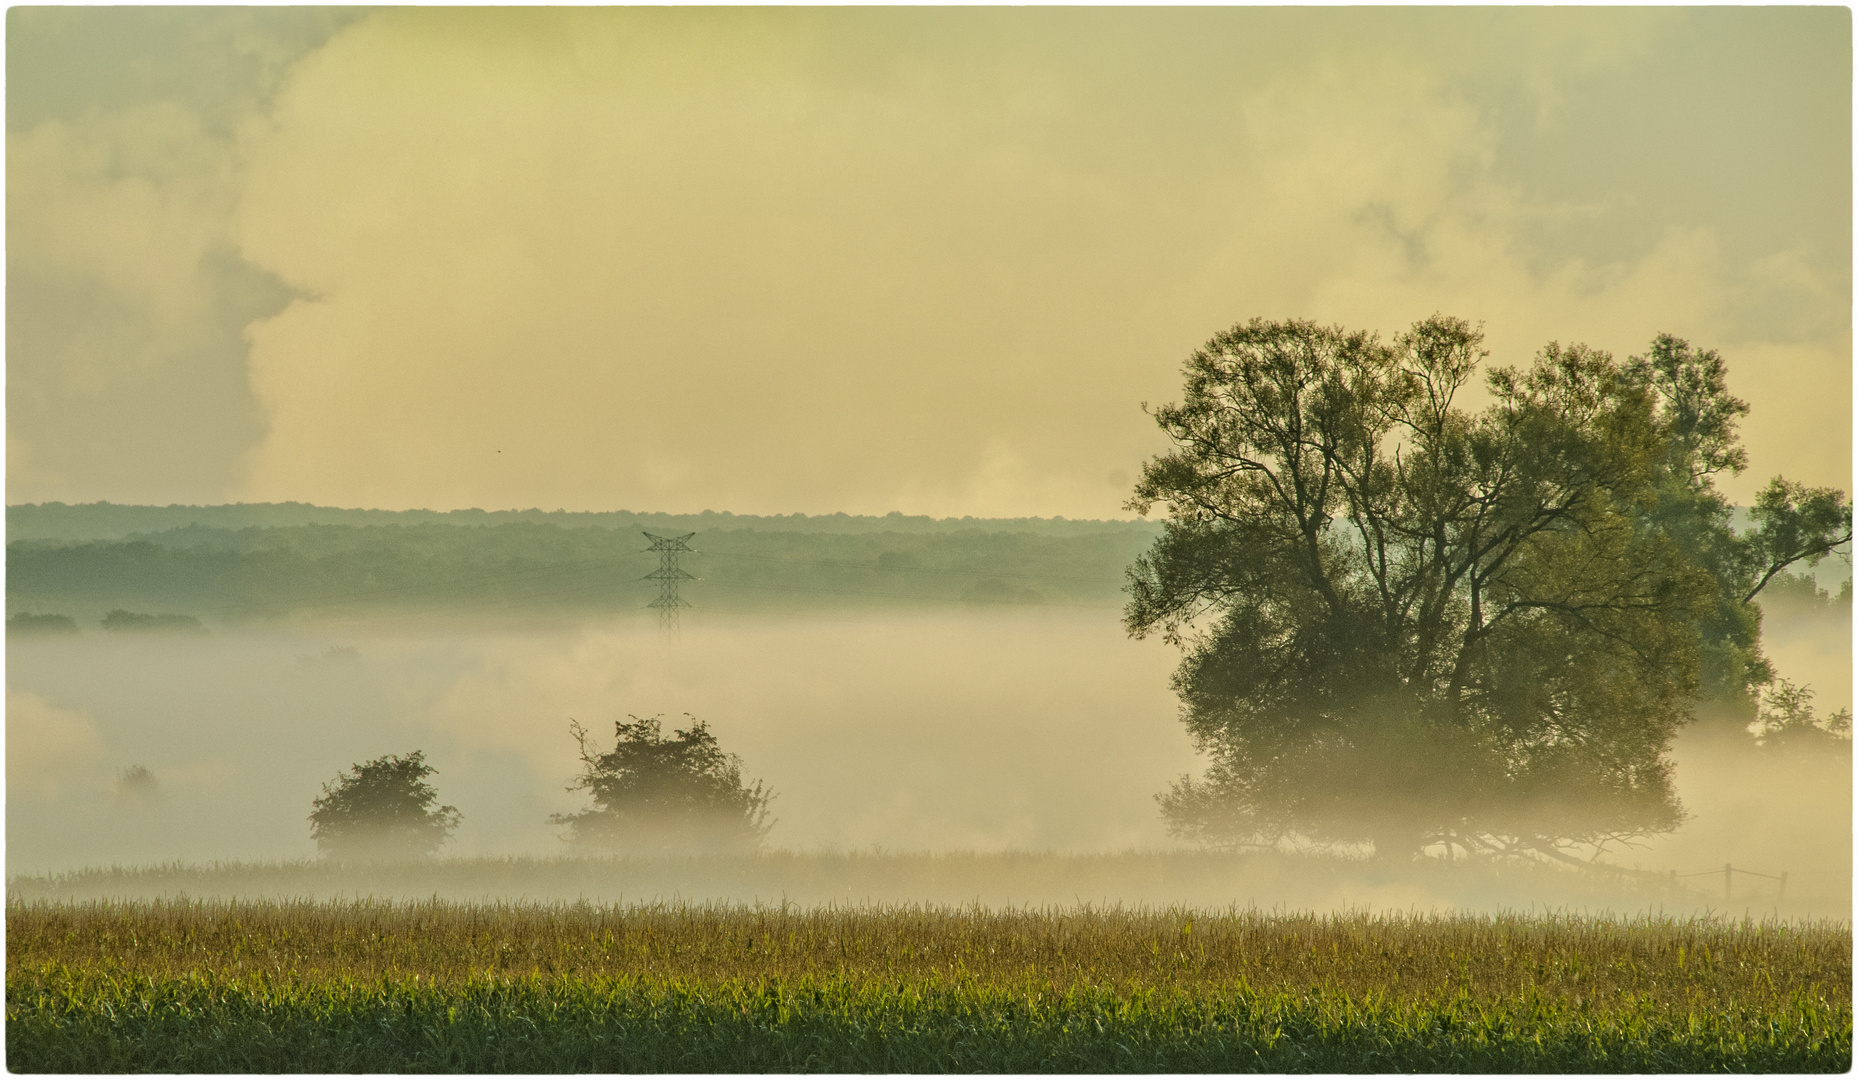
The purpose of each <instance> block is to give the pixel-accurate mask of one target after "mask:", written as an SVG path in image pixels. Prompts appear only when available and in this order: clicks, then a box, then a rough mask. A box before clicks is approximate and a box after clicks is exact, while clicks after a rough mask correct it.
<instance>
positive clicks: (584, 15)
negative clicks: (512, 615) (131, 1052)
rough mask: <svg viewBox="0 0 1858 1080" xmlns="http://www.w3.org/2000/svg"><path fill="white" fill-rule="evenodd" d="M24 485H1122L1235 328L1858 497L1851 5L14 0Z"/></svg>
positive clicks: (228, 492)
mask: <svg viewBox="0 0 1858 1080" xmlns="http://www.w3.org/2000/svg"><path fill="white" fill-rule="evenodd" d="M7 33H8V37H7V241H8V243H7V500H8V502H11V503H18V502H37V501H44V500H52V499H57V500H62V501H66V502H78V501H92V500H96V499H108V500H112V501H117V502H155V503H168V502H225V501H278V500H288V499H295V500H305V501H311V502H317V503H323V504H333V505H341V506H378V507H388V508H400V507H431V508H434V509H447V508H453V507H463V506H480V507H485V508H508V507H530V506H539V507H543V508H556V507H565V508H568V509H619V508H625V509H633V510H671V511H693V510H701V509H705V508H712V509H717V510H733V511H736V512H742V513H788V512H794V511H801V512H807V513H819V512H832V511H838V510H844V511H847V512H852V513H883V512H886V511H889V510H893V509H896V510H903V511H905V512H907V513H928V514H934V515H961V514H974V515H988V516H999V515H1014V516H1016V515H1051V514H1064V515H1066V516H1070V517H1108V516H1122V515H1123V514H1124V513H1125V512H1124V511H1122V510H1121V504H1122V502H1123V500H1124V498H1125V497H1126V495H1127V492H1128V489H1129V486H1130V483H1131V481H1132V479H1133V477H1134V474H1135V472H1136V469H1137V468H1138V466H1139V465H1140V463H1141V462H1142V461H1143V460H1144V458H1145V457H1147V456H1148V455H1150V454H1152V453H1154V452H1156V451H1157V450H1159V449H1160V448H1161V442H1160V438H1159V435H1158V433H1157V432H1156V430H1155V428H1154V426H1153V424H1152V422H1151V421H1149V420H1148V418H1147V417H1145V416H1144V415H1143V413H1142V411H1141V408H1140V406H1141V403H1142V402H1143V401H1152V402H1160V401H1163V400H1170V399H1172V398H1174V397H1175V396H1176V395H1177V394H1178V391H1179V368H1180V363H1181V361H1182V360H1183V359H1184V358H1185V357H1186V355H1187V354H1188V353H1189V352H1190V351H1191V350H1192V349H1193V348H1194V347H1195V346H1196V345H1198V344H1199V343H1201V342H1202V341H1204V340H1205V339H1206V338H1207V337H1208V336H1210V335H1211V334H1213V333H1214V332H1216V331H1218V330H1220V329H1222V328H1224V327H1226V326H1229V325H1231V324H1232V323H1234V322H1238V321H1242V320H1245V319H1249V318H1251V317H1253V316H1265V317H1269V318H1285V317H1293V316H1295V317H1309V318H1315V319H1318V320H1322V321H1336V322H1342V323H1346V324H1350V325H1354V326H1362V327H1367V328H1373V329H1378V330H1380V331H1381V332H1382V333H1383V334H1388V335H1391V334H1393V333H1395V332H1397V331H1398V330H1400V329H1401V328H1402V327H1404V326H1405V325H1406V324H1408V323H1410V322H1412V321H1413V320H1415V319H1418V318H1422V317H1424V316H1426V315H1428V314H1431V313H1432V312H1434V311H1444V312H1447V313H1452V314H1457V315H1461V316H1464V317H1466V318H1469V319H1472V320H1479V321H1483V322H1484V323H1485V324H1486V327H1487V330H1488V333H1489V342H1490V344H1491V346H1492V349H1493V353H1494V357H1493V358H1494V359H1495V360H1497V361H1500V362H1523V361H1526V360H1527V359H1528V357H1529V355H1530V354H1531V353H1532V352H1533V351H1534V350H1535V349H1537V348H1539V347H1540V346H1541V345H1542V344H1543V343H1544V342H1546V341H1548V340H1550V339H1558V340H1561V341H1575V340H1578V341H1585V342H1587V343H1589V344H1591V345H1594V346H1596V347H1600V348H1605V349H1608V350H1611V351H1613V352H1615V353H1617V354H1621V355H1624V354H1629V353H1632V352H1636V351H1640V350H1642V349H1643V348H1644V347H1645V345H1646V343H1647V342H1648V341H1649V340H1650V339H1651V337H1652V336H1653V335H1654V334H1656V333H1658V332H1660V331H1669V332H1671V333H1675V334H1678V335H1680V336H1684V337H1688V338H1690V339H1691V340H1693V341H1694V342H1696V343H1698V344H1700V345H1704V346H1708V347H1714V348H1717V349H1720V350H1722V351H1723V353H1724V354H1725V355H1726V356H1727V357H1728V359H1729V362H1730V373H1731V384H1732V387H1733V388H1734V390H1735V391H1736V392H1738V393H1739V394H1741V395H1742V396H1744V397H1746V398H1747V399H1748V400H1749V401H1750V402H1751V403H1752V404H1753V406H1754V414H1753V415H1752V417H1751V418H1750V419H1749V421H1748V423H1747V425H1746V428H1745V431H1746V437H1747V442H1748V444H1749V447H1750V450H1751V458H1752V468H1751V470H1750V472H1749V474H1747V475H1746V476H1744V477H1743V478H1742V479H1741V480H1739V481H1735V482H1732V483H1731V484H1730V487H1731V490H1732V493H1733V494H1735V495H1738V496H1741V497H1746V496H1747V495H1748V494H1749V493H1750V492H1751V491H1752V490H1753V488H1754V487H1756V486H1758V485H1759V483H1760V482H1762V481H1763V480H1765V478H1766V476H1768V475H1771V474H1773V473H1775V472H1783V473H1785V474H1787V475H1788V476H1790V477H1792V478H1795V479H1799V480H1803V481H1808V482H1811V483H1818V484H1838V485H1840V486H1844V487H1849V483H1850V462H1851V415H1852V412H1851V358H1852V352H1851V281H1852V279H1851V257H1852V248H1851V224H1852V223H1851V154H1852V147H1851V41H1852V37H1851V15H1850V12H1849V11H1848V10H1847V9H1845V8H1710V9H1668V8H1665V9H1644V8H1638V9H1613V10H1605V9H1565V10H1564V9H1527V10H1524V9H1494V10H1493V9H1429V10H1420V11H1415V10H1388V9H1360V8H1349V9H1230V8H1227V9H1168V10H1161V9H1117V8H1086V9H1077V8H1068V9H1042V8H1007V9H970V8H963V9H949V8H940V9H897V8H879V9H843V8H841V9H791V8H788V9H752V8H748V9H745V8H730V9H696V8H646V9H618V10H615V9H585V8H583V9H546V10H545V9H533V8H531V9H508V10H498V9H462V10H448V9H437V8H398V9H377V10H373V11H367V12H363V13H360V14H358V15H356V14H340V13H334V12H328V11H323V10H319V9H301V8H295V9H293V8H260V9H233V8H216V9H176V8H166V9H161V8H143V9H134V8H62V9H59V8H17V7H16V8H12V9H10V10H9V12H8V17H7Z"/></svg>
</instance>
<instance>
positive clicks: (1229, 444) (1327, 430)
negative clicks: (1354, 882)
mask: <svg viewBox="0 0 1858 1080" xmlns="http://www.w3.org/2000/svg"><path fill="white" fill-rule="evenodd" d="M1481 341H1482V335H1481V333H1480V332H1479V331H1477V330H1474V329H1472V328H1471V327H1470V326H1469V325H1468V324H1466V323H1464V322H1462V321H1460V320H1456V319H1450V318H1445V317H1442V316H1434V317H1433V318H1431V319H1428V320H1426V321H1424V322H1421V323H1419V324H1416V325H1415V326H1414V327H1413V328H1412V330H1411V331H1409V332H1408V333H1406V334H1403V335H1401V336H1400V337H1399V338H1398V339H1397V340H1396V341H1395V342H1393V343H1392V344H1383V343H1381V342H1380V341H1378V340H1377V339H1376V338H1375V337H1374V336H1372V335H1370V334H1366V333H1362V332H1350V331H1345V330H1342V329H1339V328H1329V327H1320V326H1317V325H1315V324H1313V323H1308V322H1286V323H1269V322H1265V321H1262V320H1254V321H1253V322H1251V323H1249V324H1246V325H1242V326H1238V327H1235V328H1233V329H1232V330H1230V331H1227V332H1225V333H1222V334H1220V335H1218V336H1216V337H1215V338H1213V340H1212V341H1211V342H1209V343H1208V345H1207V346H1206V347H1205V348H1203V349H1201V350H1199V351H1198V352H1196V353H1194V355H1193V356H1192V358H1191V359H1190V360H1189V361H1188V363H1187V372H1186V374H1187V384H1186V393H1185V397H1184V399H1183V401H1182V403H1181V404H1179V405H1168V406H1164V407H1162V408H1160V409H1158V410H1156V413H1155V416H1156V420H1157V422H1158V423H1159V424H1160V425H1161V427H1162V428H1163V430H1165V431H1166V432H1167V433H1168V434H1169V436H1170V437H1171V438H1172V439H1173V440H1174V443H1175V449H1174V450H1173V451H1172V452H1170V453H1168V454H1166V455H1163V456H1161V457H1159V458H1157V459H1155V460H1154V461H1153V462H1151V463H1150V464H1149V465H1148V466H1147V467H1146V468H1145V470H1144V472H1143V476H1142V479H1141V480H1140V482H1139V483H1138V485H1137V487H1136V491H1135V496H1134V498H1133V499H1132V500H1131V503H1130V506H1131V507H1132V508H1134V509H1137V510H1140V511H1143V512H1147V511H1148V509H1149V508H1150V507H1151V506H1152V505H1153V504H1154V503H1156V502H1163V501H1165V502H1166V503H1167V504H1168V506H1169V510H1170V515H1169V519H1168V521H1167V523H1166V528H1165V531H1164V533H1163V536H1162V537H1161V539H1160V540H1159V541H1157V543H1156V545H1155V547H1154V548H1153V550H1152V551H1151V552H1150V553H1149V554H1147V555H1145V556H1143V557H1142V558H1141V559H1139V560H1138V561H1137V563H1136V565H1135V566H1134V567H1133V568H1132V570H1131V571H1130V578H1131V593H1132V599H1131V601H1130V603H1129V607H1128V613H1127V623H1128V627H1129V629H1130V631H1131V632H1132V633H1134V634H1136V635H1137V636H1141V635H1144V634H1147V633H1150V632H1160V633H1162V634H1163V635H1164V636H1166V637H1167V638H1168V639H1169V640H1172V641H1176V642H1178V643H1180V644H1182V645H1183V646H1184V647H1185V648H1186V651H1187V656H1186V658H1185V660H1184V662H1183V664H1182V666H1181V668H1180V670H1179V672H1178V673H1177V675H1176V677H1175V685H1176V688H1177V690H1178V691H1179V692H1180V694H1181V697H1182V699H1183V702H1184V704H1185V709H1184V718H1185V720H1186V723H1187V726H1188V729H1189V731H1190V732H1191V733H1192V735H1193V736H1194V739H1195V741H1196V744H1197V745H1198V746H1199V747H1200V748H1201V749H1203V750H1205V751H1207V752H1208V753H1210V755H1211V757H1212V764H1211V768H1210V769H1209V771H1208V773H1207V775H1206V777H1205V778H1204V779H1202V780H1193V779H1189V778H1183V780H1182V781H1181V782H1180V783H1179V784H1178V785H1176V787H1175V788H1174V790H1173V791H1171V792H1170V793H1168V794H1167V795H1166V796H1164V797H1163V799H1162V805H1163V809H1164V812H1165V813H1166V815H1167V818H1168V821H1169V825H1170V828H1171V830H1172V831H1173V832H1174V833H1175V834H1176V835H1179V836H1183V837H1190V838H1195V839H1199V840H1202V841H1205V842H1210V843H1223V844H1235V843H1237V844H1244V843H1267V844H1268V843H1273V842H1277V841H1279V840H1282V839H1285V838H1294V839H1300V840H1303V841H1314V842H1317V843H1359V842H1364V841H1367V842H1372V843H1373V844H1374V846H1375V848H1376V850H1377V851H1380V852H1384V853H1388V854H1403V853H1407V852H1412V851H1415V850H1417V849H1418V848H1419V847H1421V846H1423V845H1426V844H1429V843H1436V842H1446V843H1454V844H1458V845H1462V846H1464V847H1467V848H1470V849H1473V850H1478V849H1490V848H1496V849H1515V848H1523V849H1532V850H1537V851H1541V852H1544V853H1549V854H1553V853H1554V846H1555V845H1556V844H1557V843H1563V842H1569V841H1576V842H1585V843H1604V842H1606V841H1608V840H1612V839H1618V838H1623V837H1630V836H1634V835H1640V834H1644V833H1648V832H1656V831H1661V830H1666V829H1669V828H1671V827H1673V826H1674V825H1675V824H1676V823H1677V822H1678V821H1679V820H1681V814H1680V811H1679V808H1678V804H1677V799H1676V796H1675V793H1674V792H1673V790H1672V787H1671V776H1670V764H1669V762H1668V760H1667V759H1666V758H1665V756H1664V753H1665V748H1666V746H1667V744H1668V742H1669V740H1670V738H1671V736H1672V735H1673V733H1674V732H1675V731H1676V729H1677V727H1678V726H1679V725H1680V724H1681V723H1682V722H1684V721H1685V720H1686V719H1687V718H1688V715H1689V713H1688V707H1689V702H1690V700H1691V699H1692V696H1693V695H1694V693H1695V691H1696V688H1697V681H1698V665H1699V644H1698V639H1699V634H1698V629H1697V628H1698V625H1699V623H1700V622H1702V621H1703V620H1705V619H1706V618H1708V615H1709V607H1710V605H1711V603H1712V601H1713V599H1714V597H1715V594H1716V589H1715V587H1714V582H1713V581H1712V580H1711V578H1710V576H1709V575H1708V573H1707V572H1705V571H1704V570H1702V569H1701V568H1699V567H1698V566H1697V565H1696V563H1695V562H1694V561H1693V560H1692V559H1690V558H1687V557H1686V553H1685V551H1684V550H1683V548H1682V545H1680V544H1679V543H1678V542H1676V541H1675V540H1674V539H1673V538H1672V537H1671V536H1670V535H1669V533H1668V531H1667V530H1665V529H1661V528H1657V527H1655V525H1654V524H1652V519H1653V514H1654V510H1655V509H1656V508H1657V507H1658V506H1659V505H1660V495H1661V492H1663V491H1664V490H1666V489H1667V488H1668V487H1669V485H1668V484H1667V483H1666V481H1667V479H1668V478H1669V477H1670V476H1671V475H1672V474H1673V473H1674V472H1679V471H1681V472H1684V473H1686V474H1687V475H1689V476H1691V478H1692V482H1694V483H1700V482H1704V481H1707V478H1708V476H1709V474H1710V472H1711V471H1713V470H1715V469H1719V468H1726V467H1731V466H1733V465H1735V464H1736V463H1737V462H1738V461H1739V458H1738V457H1737V451H1735V450H1734V448H1733V445H1732V443H1731V442H1730V441H1729V439H1730V436H1731V434H1732V429H1731V427H1730V425H1729V420H1730V419H1731V418H1732V417H1733V416H1734V415H1735V409H1734V408H1733V407H1732V406H1730V405H1727V404H1725V403H1723V402H1721V401H1720V400H1715V399H1714V398H1712V394H1713V393H1714V391H1713V390H1711V389H1710V387H1711V385H1712V384H1711V381H1710V377H1709V373H1708V371H1707V370H1705V371H1703V372H1702V373H1701V374H1698V373H1696V372H1691V371H1689V369H1687V368H1684V367H1683V365H1681V364H1679V365H1678V366H1677V367H1676V368H1675V369H1673V368H1672V367H1671V365H1670V364H1669V363H1666V364H1664V366H1663V367H1660V366H1659V362H1654V363H1650V364H1640V363H1634V364H1630V365H1622V364H1619V363H1617V362H1615V361H1614V360H1613V359H1612V358H1611V357H1610V356H1608V355H1607V354H1605V353H1601V352H1597V351H1594V350H1591V349H1587V348H1585V347H1583V346H1578V345H1577V346H1571V347H1566V348H1564V347H1561V346H1559V345H1554V344H1551V345H1549V346H1548V347H1547V348H1545V349H1544V350H1543V351H1542V353H1541V354H1540V356H1539V357H1538V358H1537V360H1536V362H1535V363H1534V364H1533V365H1532V366H1531V367H1530V368H1528V369H1527V370H1523V371H1517V370H1513V369H1498V370H1495V371H1492V372H1490V373H1489V374H1488V375H1487V376H1486V377H1485V383H1486V387H1487V390H1488V393H1489V396H1490V399H1491V404H1490V405H1489V406H1487V407H1486V408H1485V409H1483V410H1482V411H1480V412H1477V413H1469V412H1466V411H1464V410H1462V409H1460V408H1457V407H1456V406H1455V405H1454V400H1455V398H1456V396H1457V394H1458V392H1459V391H1460V390H1461V389H1462V388H1463V387H1464V386H1465V385H1466V384H1467V383H1468V382H1469V381H1470V380H1471V378H1472V377H1473V375H1474V373H1475V371H1476V369H1477V367H1478V365H1479V364H1480V362H1481V361H1482V359H1483V357H1484V355H1485V354H1484V353H1483V352H1482V350H1481V348H1480V345H1481ZM1705 366H1706V368H1707V365H1705ZM1670 370H1675V371H1676V375H1675V377H1673V378H1671V379H1669V380H1668V381H1670V382H1671V384H1672V387H1673V389H1672V390H1671V392H1670V393H1669V394H1665V395H1663V397H1662V400H1661V392H1660V391H1659V390H1657V389H1656V386H1655V384H1656V383H1657V381H1658V378H1663V377H1665V376H1664V375H1662V374H1660V375H1657V376H1656V377H1654V375H1653V374H1652V373H1655V372H1667V371H1670ZM1671 401H1676V402H1678V403H1679V405H1678V406H1672V405H1670V404H1669V402H1671ZM1680 406H1681V408H1682V409H1685V410H1688V412H1686V413H1685V415H1684V416H1682V417H1679V416H1677V415H1676V413H1677V411H1678V408H1679V407H1680ZM1679 442H1682V443H1683V447H1682V448H1679V447H1678V446H1677V444H1678V443H1679ZM1698 478H1701V479H1700V480H1699V479H1698ZM1712 512H1713V511H1712Z"/></svg>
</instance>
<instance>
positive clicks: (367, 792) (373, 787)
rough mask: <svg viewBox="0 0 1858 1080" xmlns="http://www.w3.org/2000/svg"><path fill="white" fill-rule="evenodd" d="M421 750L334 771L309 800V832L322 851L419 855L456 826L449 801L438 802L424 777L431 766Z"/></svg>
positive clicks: (397, 856) (340, 855)
mask: <svg viewBox="0 0 1858 1080" xmlns="http://www.w3.org/2000/svg"><path fill="white" fill-rule="evenodd" d="M437 771H438V770H437V769H434V768H433V767H432V766H430V765H428V764H426V755H425V752H424V751H420V750H415V751H413V752H412V753H410V754H405V755H401V756H393V755H389V756H387V757H379V758H375V759H374V760H373V761H370V762H367V763H365V764H361V765H357V766H355V767H354V769H353V771H350V772H344V773H338V774H337V775H336V778H335V781H334V783H333V784H324V785H323V794H322V797H321V798H318V799H316V800H315V801H314V802H313V803H312V804H311V806H312V811H311V813H310V835H311V836H313V837H315V839H316V848H317V850H318V851H319V852H321V853H322V854H323V855H326V856H330V857H333V858H340V859H406V858H422V857H425V856H428V855H432V854H433V853H435V852H437V851H438V849H439V847H440V845H442V844H444V843H445V841H446V840H448V839H450V837H451V834H452V830H454V829H456V828H457V827H458V821H459V817H460V815H459V813H458V808H457V807H455V806H439V805H437V804H438V801H439V793H438V791H437V790H436V789H435V788H434V787H433V786H432V785H431V784H429V783H427V782H426V777H428V776H431V775H432V774H433V773H435V772H437Z"/></svg>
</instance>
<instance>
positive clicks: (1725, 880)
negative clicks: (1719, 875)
mask: <svg viewBox="0 0 1858 1080" xmlns="http://www.w3.org/2000/svg"><path fill="white" fill-rule="evenodd" d="M1733 873H1735V867H1733V866H1730V865H1729V864H1728V863H1724V864H1723V903H1725V904H1726V903H1728V902H1729V875H1730V874H1733Z"/></svg>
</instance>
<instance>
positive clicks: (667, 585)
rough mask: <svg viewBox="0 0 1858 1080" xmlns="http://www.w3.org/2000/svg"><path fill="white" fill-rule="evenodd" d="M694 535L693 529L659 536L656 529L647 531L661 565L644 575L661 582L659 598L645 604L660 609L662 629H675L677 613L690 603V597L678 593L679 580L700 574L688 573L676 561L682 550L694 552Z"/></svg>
mask: <svg viewBox="0 0 1858 1080" xmlns="http://www.w3.org/2000/svg"><path fill="white" fill-rule="evenodd" d="M641 531H643V530H641ZM695 535H697V534H696V533H694V532H693V533H685V534H684V535H682V536H659V535H658V534H656V533H646V534H645V538H646V539H648V540H650V541H651V542H652V546H651V549H650V550H652V551H656V552H657V553H658V569H656V570H653V571H652V572H651V573H649V574H647V575H645V578H644V580H646V581H656V582H657V583H658V599H656V600H653V601H652V602H651V603H649V604H647V605H645V606H646V607H655V608H657V609H658V626H659V628H660V629H663V630H676V629H677V623H678V619H677V613H678V612H679V611H680V610H681V609H683V608H687V607H689V606H690V601H688V600H686V599H684V598H683V597H681V596H679V595H678V594H677V584H678V582H680V581H695V580H697V576H696V575H695V574H690V573H686V572H685V571H684V568H683V567H681V566H679V565H678V564H677V557H678V556H679V555H680V554H693V552H691V550H690V538H691V537H693V536H695Z"/></svg>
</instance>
